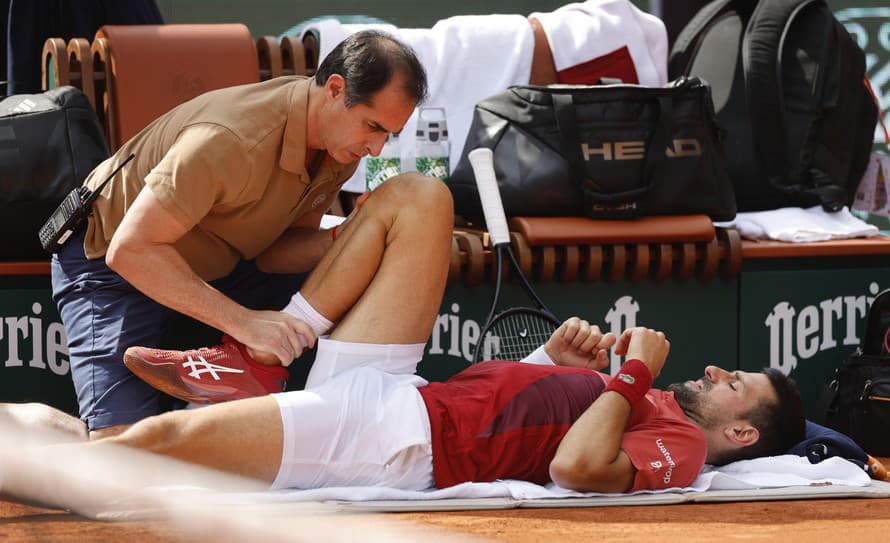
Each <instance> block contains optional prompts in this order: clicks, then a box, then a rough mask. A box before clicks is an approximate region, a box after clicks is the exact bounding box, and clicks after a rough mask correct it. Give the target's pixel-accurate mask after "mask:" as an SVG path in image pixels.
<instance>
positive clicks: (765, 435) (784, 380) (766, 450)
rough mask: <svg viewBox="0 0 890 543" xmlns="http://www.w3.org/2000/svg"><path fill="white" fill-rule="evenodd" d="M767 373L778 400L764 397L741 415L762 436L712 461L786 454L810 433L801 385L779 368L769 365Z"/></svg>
mask: <svg viewBox="0 0 890 543" xmlns="http://www.w3.org/2000/svg"><path fill="white" fill-rule="evenodd" d="M763 373H764V375H766V377H767V378H768V379H769V382H770V384H771V385H772V386H773V389H774V390H775V391H776V400H775V401H772V400H761V401H760V402H759V403H758V404H757V405H756V406H755V407H754V408H752V409H751V410H750V411H748V412H747V413H744V414H742V415H741V416H740V417H739V418H742V419H747V420H748V421H749V422H751V425H752V426H754V427H755V428H757V430H758V431H759V432H760V438H759V439H758V440H757V442H756V443H754V444H752V445H748V446H747V447H743V448H741V449H735V450H733V451H727V452H726V453H725V454H722V455H719V457H718V458H717V459H713V458H712V459H711V460H712V463H714V464H717V465H722V464H728V463H730V462H735V461H736V460H745V459H748V458H757V457H760V456H775V455H778V454H785V453H786V452H788V449H790V448H791V447H793V446H794V445H796V444H798V443H800V442H801V441H803V439H804V437H805V435H806V417H805V416H804V412H803V401H801V399H800V392H799V391H798V390H797V385H796V384H794V381H793V380H792V379H791V378H790V377H788V376H787V375H785V374H784V373H782V372H781V371H779V370H777V369H774V368H766V369H764V370H763Z"/></svg>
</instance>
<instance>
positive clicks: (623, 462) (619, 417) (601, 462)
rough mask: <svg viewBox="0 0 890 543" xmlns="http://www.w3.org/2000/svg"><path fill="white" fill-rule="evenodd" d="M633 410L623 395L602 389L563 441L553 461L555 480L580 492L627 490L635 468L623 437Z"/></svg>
mask: <svg viewBox="0 0 890 543" xmlns="http://www.w3.org/2000/svg"><path fill="white" fill-rule="evenodd" d="M630 412H631V407H630V403H629V402H628V401H627V399H625V398H624V396H622V395H621V394H619V393H617V392H614V391H607V392H603V393H602V394H601V395H600V397H599V398H597V400H596V401H595V402H593V404H591V405H590V407H588V408H587V410H586V411H585V412H584V413H583V414H582V415H581V417H579V418H578V420H576V421H575V423H574V424H572V427H571V428H569V431H568V432H567V433H566V435H565V437H563V439H562V442H560V444H559V448H558V449H557V451H556V456H555V457H554V459H553V462H552V463H551V464H550V474H551V477H552V478H553V481H554V482H555V483H557V484H558V485H560V486H562V487H565V488H571V489H575V490H581V491H593V492H626V491H627V490H628V489H629V488H630V487H631V486H632V484H633V476H634V471H633V465H632V464H631V463H630V461H629V459H628V457H627V455H626V454H624V452H623V451H621V438H622V436H623V435H624V429H625V427H626V426H627V421H628V418H629V417H630Z"/></svg>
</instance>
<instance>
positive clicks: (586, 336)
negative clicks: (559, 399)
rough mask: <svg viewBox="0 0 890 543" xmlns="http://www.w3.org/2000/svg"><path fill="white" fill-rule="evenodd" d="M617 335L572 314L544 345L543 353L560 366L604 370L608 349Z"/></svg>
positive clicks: (607, 358)
mask: <svg viewBox="0 0 890 543" xmlns="http://www.w3.org/2000/svg"><path fill="white" fill-rule="evenodd" d="M614 344H615V334H613V333H611V332H610V333H608V334H603V333H602V332H601V331H600V328H599V326H596V325H592V324H590V323H589V322H587V321H586V320H583V319H580V318H578V317H572V318H570V319H568V320H567V321H565V322H564V323H562V325H561V326H560V327H559V328H557V329H556V331H555V332H553V334H552V335H551V336H550V339H548V340H547V343H545V344H544V352H546V353H547V356H549V357H550V360H553V362H554V363H556V364H557V365H559V366H571V367H573V368H587V369H591V370H601V369H603V368H605V367H606V366H607V365H608V364H609V353H608V350H609V349H610V348H611V347H612V345H614Z"/></svg>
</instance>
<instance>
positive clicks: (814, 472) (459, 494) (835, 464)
mask: <svg viewBox="0 0 890 543" xmlns="http://www.w3.org/2000/svg"><path fill="white" fill-rule="evenodd" d="M869 484H871V479H870V478H869V477H868V475H867V474H866V473H865V472H864V471H863V470H862V469H861V468H860V467H859V466H857V465H856V464H854V463H852V462H850V461H848V460H845V459H843V458H840V457H832V458H829V459H827V460H825V461H823V462H820V463H818V464H810V462H809V460H807V459H806V458H805V457H802V456H797V455H784V456H773V457H765V458H756V459H754V460H743V461H740V462H733V463H732V464H727V465H725V466H720V467H711V466H706V467H705V469H704V470H702V473H701V474H700V475H699V476H698V478H697V479H696V480H695V481H694V482H693V483H692V484H691V485H690V486H688V487H685V488H670V489H666V490H654V491H653V490H643V491H640V492H637V493H636V494H663V493H671V492H704V491H706V490H740V489H755V488H783V487H790V486H821V485H847V486H868V485H869ZM268 494H270V497H272V498H273V499H275V500H285V501H327V500H345V501H369V500H442V499H452V498H513V499H517V500H529V499H540V498H569V497H572V498H574V497H592V496H604V495H608V494H600V493H595V492H587V493H582V492H574V491H572V490H566V489H564V488H560V487H558V486H556V485H554V484H552V483H551V484H549V485H547V486H541V485H536V484H534V483H529V482H525V481H513V480H509V481H497V482H494V483H463V484H460V485H456V486H453V487H449V488H443V489H441V490H426V491H410V490H399V489H395V488H381V487H348V488H346V487H344V488H319V489H313V490H279V491H274V492H270V493H268ZM617 495H625V494H617Z"/></svg>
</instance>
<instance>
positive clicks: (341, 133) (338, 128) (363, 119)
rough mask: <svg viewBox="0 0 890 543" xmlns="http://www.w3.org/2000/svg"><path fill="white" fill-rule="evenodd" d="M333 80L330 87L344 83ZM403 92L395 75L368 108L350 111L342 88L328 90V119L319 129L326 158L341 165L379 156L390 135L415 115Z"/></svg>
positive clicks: (400, 78) (360, 106)
mask: <svg viewBox="0 0 890 543" xmlns="http://www.w3.org/2000/svg"><path fill="white" fill-rule="evenodd" d="M334 78H337V79H336V80H334V81H333V82H331V81H330V80H329V83H334V84H336V83H340V82H342V81H343V80H342V78H340V77H339V76H331V79H334ZM344 85H345V84H344ZM335 87H336V85H335ZM402 89H403V86H402V77H401V76H399V75H396V76H394V77H393V78H392V80H391V81H390V82H389V83H388V84H387V85H386V86H385V87H383V88H382V89H380V90H379V91H377V92H376V93H375V94H374V95H373V96H372V98H371V104H370V105H366V104H354V105H353V106H352V107H346V92H345V86H343V87H342V88H334V89H333V91H331V90H330V89H327V90H328V93H329V102H328V106H329V109H328V111H329V114H330V115H329V116H328V122H327V123H326V126H324V127H323V128H322V139H323V141H322V143H323V144H324V147H325V149H326V150H327V152H328V154H329V155H331V157H332V158H333V159H334V160H336V161H337V162H339V163H341V164H348V163H350V162H355V161H357V160H359V159H360V158H362V157H363V156H366V155H371V156H377V155H379V154H380V151H381V149H383V144H384V143H385V142H386V137H387V136H388V135H389V133H390V132H399V131H401V130H402V127H403V126H405V123H406V122H407V121H408V118H409V117H410V116H411V113H412V112H413V111H414V105H415V103H414V100H412V99H411V98H408V96H407V95H406V94H405V92H404V91H403V90H402Z"/></svg>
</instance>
